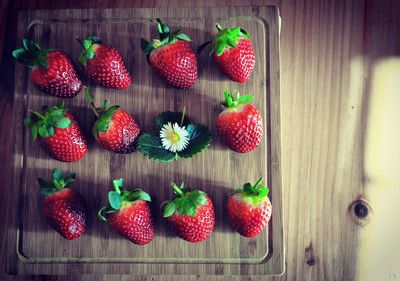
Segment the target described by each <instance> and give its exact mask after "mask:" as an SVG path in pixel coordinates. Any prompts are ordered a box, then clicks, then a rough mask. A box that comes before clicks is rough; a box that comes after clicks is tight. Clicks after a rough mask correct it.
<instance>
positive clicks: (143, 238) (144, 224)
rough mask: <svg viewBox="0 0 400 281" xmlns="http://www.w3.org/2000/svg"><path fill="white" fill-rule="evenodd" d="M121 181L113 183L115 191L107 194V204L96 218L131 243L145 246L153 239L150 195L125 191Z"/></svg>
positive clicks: (137, 191)
mask: <svg viewBox="0 0 400 281" xmlns="http://www.w3.org/2000/svg"><path fill="white" fill-rule="evenodd" d="M123 184H124V181H123V179H122V178H121V179H118V180H114V181H113V185H114V189H115V191H110V192H109V193H108V200H109V204H108V205H107V206H104V207H103V208H101V209H100V211H99V213H98V216H99V218H100V219H101V220H103V221H108V222H109V223H110V225H111V226H112V228H113V229H114V230H115V231H117V232H118V233H119V234H120V235H122V236H124V237H125V238H127V239H128V240H130V241H131V242H132V243H134V244H137V245H145V244H148V243H150V242H151V241H152V240H153V238H154V225H153V219H152V217H151V212H150V207H149V204H148V203H147V202H150V201H151V198H150V195H149V194H148V193H146V192H144V191H143V190H141V189H135V190H125V189H122V190H121V188H122V187H123Z"/></svg>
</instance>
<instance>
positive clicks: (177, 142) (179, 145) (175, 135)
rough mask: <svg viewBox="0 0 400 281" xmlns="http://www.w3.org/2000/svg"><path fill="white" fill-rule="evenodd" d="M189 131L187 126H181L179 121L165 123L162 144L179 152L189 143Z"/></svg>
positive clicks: (162, 131)
mask: <svg viewBox="0 0 400 281" xmlns="http://www.w3.org/2000/svg"><path fill="white" fill-rule="evenodd" d="M188 136H189V133H188V131H187V130H186V128H185V126H183V127H180V126H179V125H178V123H174V124H171V122H168V123H167V124H164V126H163V127H162V129H161V131H160V137H161V142H162V145H163V146H164V148H165V149H167V150H169V151H172V152H178V151H182V150H184V149H185V148H186V147H187V145H188V144H189V138H188Z"/></svg>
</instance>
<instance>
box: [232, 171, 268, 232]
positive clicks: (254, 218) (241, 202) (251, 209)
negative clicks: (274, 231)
mask: <svg viewBox="0 0 400 281" xmlns="http://www.w3.org/2000/svg"><path fill="white" fill-rule="evenodd" d="M268 192H269V190H268V188H267V187H266V186H264V185H263V184H262V178H261V179H259V180H258V181H257V183H256V184H255V185H251V184H250V183H246V184H245V185H244V186H243V188H240V189H237V190H235V191H234V193H233V194H232V195H230V196H229V198H228V202H227V205H226V210H227V213H228V217H229V220H230V221H231V224H232V226H233V227H234V228H235V229H236V231H237V232H239V234H240V235H242V236H244V237H249V238H250V237H256V236H258V235H259V234H260V233H261V231H262V230H263V229H264V228H265V226H266V225H267V224H268V222H269V219H270V218H271V211H272V207H271V202H270V201H269V199H268Z"/></svg>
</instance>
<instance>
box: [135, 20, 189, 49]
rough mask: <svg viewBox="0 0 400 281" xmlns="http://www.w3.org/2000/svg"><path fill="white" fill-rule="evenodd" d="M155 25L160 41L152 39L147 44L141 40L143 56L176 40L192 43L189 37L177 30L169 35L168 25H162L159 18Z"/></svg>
mask: <svg viewBox="0 0 400 281" xmlns="http://www.w3.org/2000/svg"><path fill="white" fill-rule="evenodd" d="M156 23H157V31H158V33H159V36H160V39H153V40H151V42H149V41H147V40H145V39H143V38H142V39H141V48H142V51H143V52H144V53H145V54H147V55H149V54H150V53H151V52H152V51H153V50H154V49H157V48H159V47H161V46H164V45H166V44H172V43H175V42H176V41H178V40H184V41H188V42H190V41H192V40H191V39H190V37H189V36H187V35H186V34H184V33H182V31H181V30H179V29H178V30H176V31H175V32H172V33H171V31H170V29H169V27H168V25H166V24H164V23H162V22H161V20H160V19H159V18H157V19H156Z"/></svg>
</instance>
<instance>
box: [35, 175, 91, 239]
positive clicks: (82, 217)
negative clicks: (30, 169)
mask: <svg viewBox="0 0 400 281" xmlns="http://www.w3.org/2000/svg"><path fill="white" fill-rule="evenodd" d="M38 181H39V185H40V192H41V193H43V194H44V195H46V197H45V199H44V202H43V215H44V217H45V218H46V220H47V222H48V223H49V224H50V226H51V227H52V228H53V229H54V230H56V231H57V232H58V233H59V234H60V235H61V236H62V237H64V238H65V239H68V240H72V239H75V238H78V237H79V236H81V235H82V234H83V233H84V232H85V229H86V221H87V217H88V211H87V206H86V202H85V199H84V198H83V197H82V195H81V194H80V193H79V192H78V191H76V190H73V189H70V188H67V186H68V185H69V184H70V183H71V182H73V181H75V174H68V175H67V176H66V177H64V176H63V174H62V171H61V170H60V169H54V170H53V177H52V179H51V180H50V181H45V180H44V179H41V178H39V179H38Z"/></svg>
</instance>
